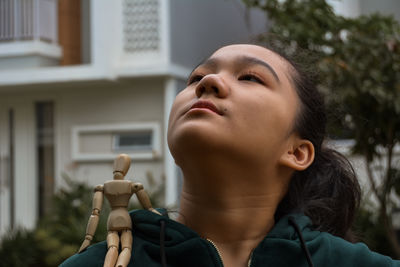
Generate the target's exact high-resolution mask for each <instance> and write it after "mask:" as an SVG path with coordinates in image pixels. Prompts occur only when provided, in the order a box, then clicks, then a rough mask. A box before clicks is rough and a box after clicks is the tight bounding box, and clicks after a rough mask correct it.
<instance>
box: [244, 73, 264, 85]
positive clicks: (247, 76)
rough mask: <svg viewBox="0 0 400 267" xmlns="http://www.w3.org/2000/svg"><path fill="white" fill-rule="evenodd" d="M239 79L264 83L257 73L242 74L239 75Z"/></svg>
mask: <svg viewBox="0 0 400 267" xmlns="http://www.w3.org/2000/svg"><path fill="white" fill-rule="evenodd" d="M239 81H249V82H255V83H259V84H264V82H263V81H262V80H261V79H260V78H258V76H257V75H254V74H244V75H242V76H240V77H239Z"/></svg>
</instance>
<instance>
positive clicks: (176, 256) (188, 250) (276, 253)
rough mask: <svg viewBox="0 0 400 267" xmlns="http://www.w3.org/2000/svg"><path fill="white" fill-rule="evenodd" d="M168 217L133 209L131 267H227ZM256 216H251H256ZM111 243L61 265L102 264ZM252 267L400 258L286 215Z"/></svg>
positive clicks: (386, 264)
mask: <svg viewBox="0 0 400 267" xmlns="http://www.w3.org/2000/svg"><path fill="white" fill-rule="evenodd" d="M158 211H159V212H161V213H162V214H163V215H162V216H160V215H157V214H155V213H153V212H150V211H147V210H135V211H131V212H130V217H131V219H132V236H133V242H132V255H131V259H130V262H129V264H128V267H144V266H146V267H159V266H169V267H178V266H179V267H187V266H191V267H222V266H223V262H222V259H221V257H220V255H219V253H218V251H217V248H216V247H215V246H214V245H213V244H212V243H211V242H210V241H207V240H205V239H203V238H201V237H200V236H199V235H198V234H197V233H196V232H194V231H193V230H191V229H190V228H188V227H186V226H185V225H183V224H180V223H178V222H176V221H174V220H171V219H170V218H168V215H167V213H166V210H163V209H158ZM254 219H256V218H249V223H251V220H254ZM106 253H107V244H106V242H105V241H104V242H100V243H97V244H94V245H92V246H90V247H89V248H88V249H86V250H84V251H83V252H81V253H79V254H75V255H74V256H72V257H70V258H69V259H67V260H66V261H65V262H64V263H62V264H61V265H60V266H61V267H75V266H85V267H91V266H96V267H97V266H99V267H101V266H103V263H104V258H105V255H106ZM249 266H250V267H261V266H274V267H279V266H285V267H287V266H293V267H294V266H296V267H310V266H324V267H331V266H332V267H333V266H341V267H354V266H364V267H365V266H366V267H369V266H371V267H372V266H380V267H393V266H397V267H400V261H394V260H392V259H391V258H389V257H386V256H383V255H380V254H377V253H374V252H371V251H370V250H369V249H368V248H367V246H365V245H364V244H362V243H358V244H352V243H349V242H347V241H345V240H343V239H341V238H339V237H336V236H333V235H331V234H329V233H325V232H319V231H315V230H313V228H312V222H311V220H310V218H308V217H307V216H305V215H302V214H290V215H288V216H284V217H282V218H281V219H280V220H279V221H278V222H276V224H275V226H274V227H273V228H272V230H271V231H270V232H269V233H268V234H267V236H266V237H265V238H264V240H263V241H261V242H260V244H259V245H258V246H257V247H256V248H255V249H254V250H253V253H252V254H251V257H250V260H249Z"/></svg>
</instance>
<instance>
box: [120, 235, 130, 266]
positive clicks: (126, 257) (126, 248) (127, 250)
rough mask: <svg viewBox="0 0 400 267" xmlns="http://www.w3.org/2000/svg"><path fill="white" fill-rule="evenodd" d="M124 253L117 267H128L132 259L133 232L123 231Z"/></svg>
mask: <svg viewBox="0 0 400 267" xmlns="http://www.w3.org/2000/svg"><path fill="white" fill-rule="evenodd" d="M121 248H122V251H121V253H120V254H119V256H118V262H117V267H126V266H127V265H128V263H129V260H130V259H131V253H132V232H131V230H123V231H122V233H121Z"/></svg>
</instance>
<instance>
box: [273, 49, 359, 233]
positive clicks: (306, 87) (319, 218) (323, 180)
mask: <svg viewBox="0 0 400 267" xmlns="http://www.w3.org/2000/svg"><path fill="white" fill-rule="evenodd" d="M271 50H272V51H274V52H275V53H277V54H278V55H280V56H281V57H282V58H284V59H285V60H286V61H287V62H288V63H289V64H290V65H291V68H290V69H291V70H290V72H291V73H290V74H291V79H292V83H293V85H294V87H295V90H296V91H297V95H298V97H299V99H300V109H299V111H298V114H297V118H296V120H295V123H294V129H293V131H294V132H296V133H297V134H299V136H300V137H301V138H304V139H307V140H309V141H310V142H311V143H312V144H313V145H314V150H315V158H314V162H313V163H312V164H311V165H310V166H309V167H308V168H307V169H306V170H304V171H296V172H295V173H294V174H293V176H292V179H291V182H290V185H289V188H288V192H287V194H286V196H285V197H284V199H283V200H282V201H281V203H280V204H279V206H278V210H277V212H276V215H275V216H276V217H277V219H278V218H280V217H282V216H283V215H286V214H288V213H291V212H302V213H304V214H305V215H307V216H308V217H310V219H311V220H312V223H313V226H314V228H315V229H316V230H319V231H324V232H329V233H331V234H333V235H336V236H339V237H342V238H345V239H347V240H349V241H354V240H353V239H354V238H353V235H352V232H351V226H352V223H353V220H354V215H355V212H356V210H357V208H358V206H359V202H360V195H361V192H360V185H359V183H358V180H357V177H356V175H355V172H354V169H353V167H352V166H351V164H350V162H349V161H348V160H347V159H346V158H345V157H344V156H343V155H342V154H340V153H339V152H337V151H335V150H333V149H331V148H328V147H327V146H326V145H325V143H324V141H325V135H326V129H325V128H326V123H327V115H326V110H325V103H324V98H323V96H322V94H321V93H320V92H319V91H318V90H317V88H316V86H315V83H314V81H313V80H314V79H313V78H312V77H310V75H309V74H307V73H306V72H305V71H303V70H302V68H301V67H300V66H299V64H298V63H295V62H294V61H293V60H292V59H289V58H288V56H286V55H284V54H283V53H281V52H276V49H271ZM314 77H315V75H314Z"/></svg>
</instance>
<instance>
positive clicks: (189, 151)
mask: <svg viewBox="0 0 400 267" xmlns="http://www.w3.org/2000/svg"><path fill="white" fill-rule="evenodd" d="M200 124H201V123H200ZM200 124H199V123H186V124H185V125H180V126H179V127H174V128H173V129H169V131H168V146H169V149H170V151H171V154H172V156H173V157H174V159H175V161H176V162H177V164H178V162H180V158H187V157H188V156H189V155H193V154H194V155H198V156H200V155H203V157H204V156H207V154H208V155H209V154H210V153H213V154H218V151H224V153H226V151H227V149H229V147H231V146H232V142H227V140H228V139H229V138H228V137H229V136H227V135H226V133H227V131H226V130H225V131H221V128H220V127H216V126H215V125H208V126H209V127H204V126H207V125H200ZM204 154H205V155H204ZM178 165H179V164H178Z"/></svg>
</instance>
